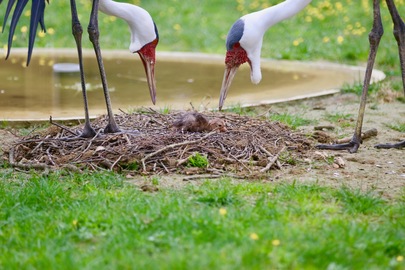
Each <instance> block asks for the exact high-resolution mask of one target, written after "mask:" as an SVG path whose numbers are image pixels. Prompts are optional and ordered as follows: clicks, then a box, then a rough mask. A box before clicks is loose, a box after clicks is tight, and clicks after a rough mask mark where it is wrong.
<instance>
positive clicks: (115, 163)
mask: <svg viewBox="0 0 405 270" xmlns="http://www.w3.org/2000/svg"><path fill="white" fill-rule="evenodd" d="M123 156H124V155H121V156H119V157H118V158H117V160H116V161H114V163H113V164H112V165H111V167H110V171H112V170H113V168H114V167H115V165H117V163H118V162H119V161H120V160H121V158H122V157H123Z"/></svg>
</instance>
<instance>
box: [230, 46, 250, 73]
mask: <svg viewBox="0 0 405 270" xmlns="http://www.w3.org/2000/svg"><path fill="white" fill-rule="evenodd" d="M246 62H249V58H248V56H247V53H246V51H245V50H244V49H243V48H242V47H241V46H240V44H239V42H238V43H235V44H234V45H233V47H232V50H230V51H227V52H226V58H225V64H226V65H227V66H228V67H239V66H240V65H242V64H243V63H246Z"/></svg>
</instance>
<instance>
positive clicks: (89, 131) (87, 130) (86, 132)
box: [79, 123, 97, 138]
mask: <svg viewBox="0 0 405 270" xmlns="http://www.w3.org/2000/svg"><path fill="white" fill-rule="evenodd" d="M96 135H97V132H96V131H95V130H94V128H92V127H91V125H90V124H87V123H86V124H85V125H84V128H83V131H82V134H80V135H79V136H80V137H82V138H93V137H94V136H96Z"/></svg>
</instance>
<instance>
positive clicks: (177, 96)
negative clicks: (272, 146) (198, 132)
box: [0, 53, 360, 119]
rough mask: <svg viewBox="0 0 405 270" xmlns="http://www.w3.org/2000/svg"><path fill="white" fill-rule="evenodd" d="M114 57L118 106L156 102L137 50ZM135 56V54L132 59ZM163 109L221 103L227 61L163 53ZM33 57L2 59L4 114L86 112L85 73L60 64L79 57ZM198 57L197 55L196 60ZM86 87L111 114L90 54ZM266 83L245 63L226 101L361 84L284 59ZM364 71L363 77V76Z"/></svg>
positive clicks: (94, 108) (111, 73) (92, 102)
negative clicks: (57, 68) (254, 79)
mask: <svg viewBox="0 0 405 270" xmlns="http://www.w3.org/2000/svg"><path fill="white" fill-rule="evenodd" d="M124 55H125V56H124V57H119V58H118V59H114V56H116V55H115V54H114V53H109V54H107V56H106V55H104V64H105V68H106V73H107V79H108V84H109V89H110V92H111V99H112V105H113V109H114V110H115V111H116V112H117V111H118V109H123V110H125V109H128V108H134V107H139V106H148V107H149V106H153V105H152V102H151V100H150V95H149V91H148V86H147V82H146V78H145V72H144V68H143V66H142V64H141V62H140V60H139V59H138V57H137V55H131V54H129V53H126V54H124ZM128 56H129V57H128ZM157 57H158V58H157V64H156V70H155V72H156V74H155V75H156V80H157V106H156V107H170V108H172V109H187V108H190V107H191V106H190V102H192V104H193V106H194V107H195V108H196V109H200V108H201V106H204V107H207V108H216V107H217V106H218V97H219V90H220V87H221V82H222V76H223V72H224V64H223V59H220V58H213V59H212V61H209V60H207V58H204V59H205V60H204V61H202V62H203V63H199V61H196V60H194V61H186V60H184V59H182V60H180V61H179V59H178V58H177V57H167V56H166V57H162V58H159V55H158V56H157ZM25 59H26V57H25V54H22V56H13V55H12V56H11V58H10V59H9V60H7V61H3V60H2V61H0V82H1V84H0V119H35V118H42V119H47V118H49V116H50V115H52V116H53V117H54V118H69V117H76V118H77V117H80V118H81V117H82V116H83V101H82V93H81V84H80V76H79V73H77V72H72V73H57V72H54V71H53V66H54V64H55V63H64V62H67V63H76V62H77V58H76V56H75V54H71V56H69V57H66V56H62V55H58V54H52V55H51V56H49V57H44V56H40V55H39V56H38V53H37V56H34V57H33V59H32V60H31V64H30V66H29V67H28V68H27V67H25ZM190 59H191V60H192V57H190ZM84 68H85V71H86V74H85V76H86V83H87V84H86V85H87V90H88V98H89V106H90V114H92V115H95V114H103V113H105V101H104V97H103V93H102V86H101V80H100V78H99V74H98V68H97V63H96V60H95V59H94V56H92V55H91V54H90V55H89V56H88V57H86V58H85V62H84ZM262 72H263V80H262V82H261V83H260V84H259V85H253V84H251V82H250V74H249V68H248V66H247V65H244V66H242V67H241V69H240V70H239V71H238V74H237V76H236V78H235V79H234V81H233V83H232V86H231V89H230V91H229V95H228V98H227V100H226V104H225V105H228V106H230V105H232V104H233V105H234V104H237V103H240V104H258V103H261V102H264V103H268V102H271V100H279V99H284V98H287V99H288V98H291V97H294V96H296V95H306V94H310V93H313V92H314V91H315V92H316V91H318V92H319V91H321V90H325V89H332V88H338V87H341V86H342V84H343V83H344V82H349V83H350V82H353V81H354V79H353V76H352V75H351V74H350V72H340V73H339V72H336V70H332V71H331V70H325V69H324V68H317V69H314V68H312V69H310V68H308V69H303V68H299V69H295V70H291V68H289V69H286V68H280V67H279V66H278V62H272V63H271V64H270V63H269V64H268V66H266V62H264V64H263V65H262ZM359 75H360V74H358V75H356V76H355V77H356V78H357V77H359Z"/></svg>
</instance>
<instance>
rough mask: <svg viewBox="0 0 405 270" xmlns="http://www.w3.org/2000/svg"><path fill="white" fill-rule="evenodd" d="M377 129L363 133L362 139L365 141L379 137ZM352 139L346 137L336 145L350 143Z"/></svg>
mask: <svg viewBox="0 0 405 270" xmlns="http://www.w3.org/2000/svg"><path fill="white" fill-rule="evenodd" d="M377 133H378V132H377V129H376V128H372V129H369V130H366V131H364V132H363V133H361V139H362V140H365V139H368V138H371V137H374V136H377ZM351 139H352V137H346V138H343V139H340V140H337V141H336V143H338V144H340V143H348V142H350V141H351Z"/></svg>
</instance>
